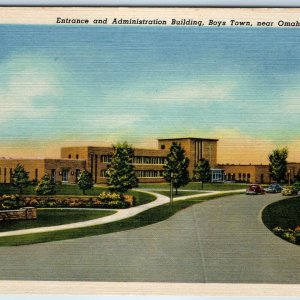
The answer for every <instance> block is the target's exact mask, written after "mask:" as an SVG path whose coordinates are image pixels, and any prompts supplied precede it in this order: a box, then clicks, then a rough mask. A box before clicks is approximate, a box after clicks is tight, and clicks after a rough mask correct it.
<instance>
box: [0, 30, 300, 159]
mask: <svg viewBox="0 0 300 300" xmlns="http://www.w3.org/2000/svg"><path fill="white" fill-rule="evenodd" d="M299 83H300V32H299V30H297V29H281V28H280V29H279V28H267V29H261V28H243V29H240V28H208V27H195V28H192V27H177V28H173V27H118V26H104V27H100V26H99V27H96V26H86V27H77V26H59V27H58V26H38V25H34V26H18V25H1V26H0V104H1V115H2V116H1V119H0V140H1V141H2V143H1V146H0V156H22V155H23V156H53V155H54V156H55V155H59V147H60V146H66V145H83V144H85V145H86V144H93V145H111V144H112V143H115V142H118V141H124V140H127V141H128V142H130V143H131V144H133V145H137V146H140V147H154V148H155V146H156V143H155V139H156V138H160V137H175V136H195V137H211V138H219V139H220V142H219V144H220V147H219V161H220V162H227V161H228V162H231V161H234V162H237V159H238V162H253V163H254V162H264V161H265V158H266V155H267V153H268V151H270V150H271V149H272V148H274V147H276V146H282V145H287V146H288V147H289V149H290V157H291V159H292V160H294V161H295V160H297V157H298V155H299V154H300V152H297V151H299V150H297V149H298V148H299V149H300V147H299V146H300V143H299V142H298V140H299V137H300V133H299V130H298V129H299V125H300V118H299V113H300V102H299V98H300V84H299ZM1 153H2V154H1ZM240 153H245V155H244V156H243V158H241V155H240ZM298 161H300V157H299V159H298Z"/></svg>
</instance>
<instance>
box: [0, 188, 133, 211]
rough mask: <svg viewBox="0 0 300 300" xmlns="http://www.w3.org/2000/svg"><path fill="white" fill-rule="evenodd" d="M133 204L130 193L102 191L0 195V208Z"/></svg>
mask: <svg viewBox="0 0 300 300" xmlns="http://www.w3.org/2000/svg"><path fill="white" fill-rule="evenodd" d="M133 205H135V198H134V197H133V196H131V195H122V194H118V193H108V192H103V193H101V194H100V195H99V196H98V197H71V198H70V197H69V198H67V197H36V198H33V197H24V198H21V197H20V196H19V195H9V196H7V195H3V196H2V197H0V209H19V208H21V207H26V206H30V207H38V208H44V207H45V208H55V207H71V208H76V207H78V208H128V207H130V206H133Z"/></svg>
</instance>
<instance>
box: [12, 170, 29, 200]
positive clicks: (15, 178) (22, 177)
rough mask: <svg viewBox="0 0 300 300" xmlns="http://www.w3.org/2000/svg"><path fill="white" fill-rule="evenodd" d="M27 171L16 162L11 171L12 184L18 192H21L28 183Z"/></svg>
mask: <svg viewBox="0 0 300 300" xmlns="http://www.w3.org/2000/svg"><path fill="white" fill-rule="evenodd" d="M28 174H29V173H28V172H27V171H26V170H25V169H24V167H23V166H22V165H20V164H18V165H17V166H16V167H15V169H14V170H13V172H12V182H13V186H14V187H16V188H17V189H18V192H19V194H23V189H24V188H25V187H26V186H28V185H29V183H30V182H29V175H28Z"/></svg>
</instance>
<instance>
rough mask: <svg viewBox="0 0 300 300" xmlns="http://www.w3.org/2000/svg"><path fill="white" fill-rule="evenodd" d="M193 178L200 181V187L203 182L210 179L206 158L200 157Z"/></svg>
mask: <svg viewBox="0 0 300 300" xmlns="http://www.w3.org/2000/svg"><path fill="white" fill-rule="evenodd" d="M193 179H194V180H196V181H201V183H202V189H203V183H204V182H208V181H209V180H210V179H211V172H210V165H209V161H208V160H207V159H204V158H202V159H200V160H199V161H198V164H197V166H196V169H195V173H194V176H193Z"/></svg>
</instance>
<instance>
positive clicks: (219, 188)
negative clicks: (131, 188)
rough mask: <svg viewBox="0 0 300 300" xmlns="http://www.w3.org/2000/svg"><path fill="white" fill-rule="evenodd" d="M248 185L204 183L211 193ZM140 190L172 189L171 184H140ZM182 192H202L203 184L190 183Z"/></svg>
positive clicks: (244, 187) (205, 188) (243, 187)
mask: <svg viewBox="0 0 300 300" xmlns="http://www.w3.org/2000/svg"><path fill="white" fill-rule="evenodd" d="M247 186H248V184H247V183H230V182H224V183H204V186H203V190H210V191H229V190H239V189H246V187H247ZM139 188H149V189H157V190H159V189H164V190H168V189H169V188H170V184H169V183H140V184H139ZM180 190H199V191H200V192H201V191H202V185H201V182H190V183H188V184H187V185H185V186H183V187H181V188H180V189H179V191H180Z"/></svg>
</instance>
